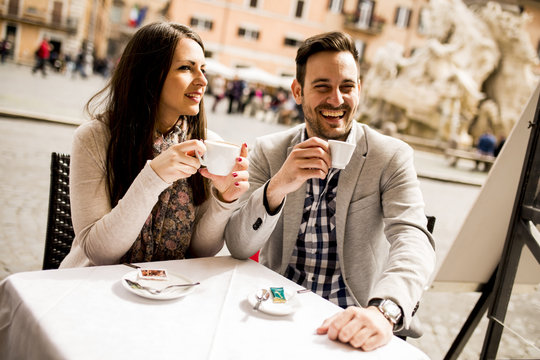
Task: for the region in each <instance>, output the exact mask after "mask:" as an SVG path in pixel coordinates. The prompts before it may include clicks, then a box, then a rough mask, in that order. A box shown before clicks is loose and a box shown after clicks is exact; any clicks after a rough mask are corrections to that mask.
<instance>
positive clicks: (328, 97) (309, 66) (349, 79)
mask: <svg viewBox="0 0 540 360" xmlns="http://www.w3.org/2000/svg"><path fill="white" fill-rule="evenodd" d="M292 90H293V95H294V97H295V99H296V103H297V104H302V110H303V111H304V118H305V121H306V129H307V133H308V136H309V137H313V136H317V137H320V138H322V139H325V140H328V139H336V140H345V139H346V138H347V135H348V134H349V131H350V129H351V126H352V122H353V116H354V114H355V113H356V110H357V109H358V104H359V102H360V83H359V74H358V67H357V65H356V62H355V60H354V57H353V56H352V54H351V53H350V52H347V51H342V52H335V51H323V52H319V53H316V54H314V55H311V56H310V57H309V59H308V61H307V63H306V76H305V79H304V86H303V87H302V86H301V85H300V83H298V81H297V80H294V82H293V85H292Z"/></svg>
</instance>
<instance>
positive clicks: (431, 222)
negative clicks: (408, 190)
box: [426, 215, 437, 234]
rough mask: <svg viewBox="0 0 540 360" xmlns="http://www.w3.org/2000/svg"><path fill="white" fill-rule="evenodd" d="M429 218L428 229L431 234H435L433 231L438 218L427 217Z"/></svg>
mask: <svg viewBox="0 0 540 360" xmlns="http://www.w3.org/2000/svg"><path fill="white" fill-rule="evenodd" d="M426 218H427V229H428V231H429V232H430V234H433V229H434V228H435V220H437V218H436V217H435V216H430V215H426Z"/></svg>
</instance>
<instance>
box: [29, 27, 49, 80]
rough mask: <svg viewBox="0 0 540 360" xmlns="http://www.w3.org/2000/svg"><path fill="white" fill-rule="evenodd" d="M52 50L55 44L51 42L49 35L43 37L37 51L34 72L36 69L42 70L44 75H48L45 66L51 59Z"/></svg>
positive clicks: (33, 72)
mask: <svg viewBox="0 0 540 360" xmlns="http://www.w3.org/2000/svg"><path fill="white" fill-rule="evenodd" d="M52 50H53V46H52V45H51V44H50V43H49V39H48V38H47V37H43V40H42V41H41V43H40V44H39V47H38V49H37V50H36V53H35V55H36V65H35V66H34V67H33V68H32V74H35V73H36V71H38V70H41V73H42V74H43V77H45V76H47V71H46V70H45V67H46V65H47V62H48V61H49V58H50V56H51V51H52Z"/></svg>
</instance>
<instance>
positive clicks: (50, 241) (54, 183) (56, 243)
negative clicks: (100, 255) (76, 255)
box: [43, 152, 75, 270]
mask: <svg viewBox="0 0 540 360" xmlns="http://www.w3.org/2000/svg"><path fill="white" fill-rule="evenodd" d="M69 159H70V156H69V155H68V154H57V153H54V152H53V153H52V154H51V186H50V192H49V215H48V218H47V234H46V237H45V254H44V257H43V270H47V269H58V267H59V266H60V263H61V262H62V260H64V257H66V255H67V254H68V253H69V250H70V249H71V243H72V242H73V238H74V237H75V233H74V232H73V225H72V223H71V207H70V203H69Z"/></svg>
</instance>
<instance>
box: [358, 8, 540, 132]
mask: <svg viewBox="0 0 540 360" xmlns="http://www.w3.org/2000/svg"><path fill="white" fill-rule="evenodd" d="M423 14H424V16H423V21H424V25H425V29H426V36H427V37H428V40H427V41H426V43H425V45H424V46H422V47H420V48H418V49H416V50H415V51H414V53H413V54H412V55H411V56H410V57H408V58H406V57H404V56H403V50H402V48H401V47H400V46H398V45H396V44H392V43H389V44H387V45H386V46H384V47H382V48H380V49H379V50H378V51H377V53H376V55H375V57H374V61H373V64H372V66H371V67H370V69H369V71H368V72H367V73H366V75H365V78H364V81H363V84H364V89H363V95H362V108H361V112H360V121H369V123H370V124H371V125H373V126H375V127H382V126H383V124H384V123H385V122H393V123H395V125H396V127H397V130H398V131H399V132H402V133H406V134H410V135H415V136H419V137H424V138H429V139H439V140H440V141H441V142H449V141H454V142H455V141H457V139H459V138H460V137H462V136H463V133H469V134H470V136H472V138H473V139H475V137H477V136H478V135H479V134H481V133H482V132H483V131H484V130H485V128H486V127H490V128H491V129H492V131H493V132H494V133H498V134H499V135H500V136H505V135H507V134H508V133H509V131H510V130H511V128H512V125H513V124H514V122H515V121H516V120H517V118H518V117H519V112H520V111H521V108H522V107H523V105H524V104H525V102H526V100H527V97H528V96H529V95H530V94H531V92H532V89H533V87H534V86H535V83H536V81H537V79H535V77H534V75H533V74H532V66H533V65H535V64H537V62H538V58H537V56H536V54H535V53H534V49H533V48H532V45H531V44H530V40H528V34H527V33H526V32H525V30H524V24H525V22H526V21H527V19H526V16H525V15H518V14H513V13H509V12H507V11H503V10H502V9H501V7H500V5H499V4H497V3H488V4H487V5H485V6H481V7H478V8H469V7H467V6H466V5H465V4H464V3H463V2H462V1H461V0H430V2H429V4H428V6H427V8H426V9H425V12H424V13H423ZM535 61H536V62H535ZM516 69H519V71H517V70H516ZM516 71H517V72H518V73H519V74H516ZM516 113H517V115H516Z"/></svg>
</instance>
